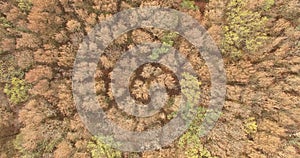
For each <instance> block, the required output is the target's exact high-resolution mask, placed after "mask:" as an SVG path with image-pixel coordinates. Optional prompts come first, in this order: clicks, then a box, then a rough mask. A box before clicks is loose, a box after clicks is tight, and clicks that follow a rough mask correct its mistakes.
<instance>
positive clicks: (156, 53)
mask: <svg viewBox="0 0 300 158" xmlns="http://www.w3.org/2000/svg"><path fill="white" fill-rule="evenodd" d="M177 36H178V34H176V33H166V34H165V35H164V36H163V37H162V38H161V42H162V45H161V47H160V48H156V49H154V50H153V51H152V53H151V55H149V58H150V59H151V60H156V59H158V58H159V57H160V55H162V54H166V53H168V51H169V50H170V47H172V46H173V45H174V40H175V38H176V37H177Z"/></svg>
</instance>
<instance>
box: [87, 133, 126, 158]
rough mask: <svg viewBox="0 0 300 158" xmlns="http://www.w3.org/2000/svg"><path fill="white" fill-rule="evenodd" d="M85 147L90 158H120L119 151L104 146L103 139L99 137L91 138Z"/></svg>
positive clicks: (106, 145)
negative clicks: (88, 151)
mask: <svg viewBox="0 0 300 158" xmlns="http://www.w3.org/2000/svg"><path fill="white" fill-rule="evenodd" d="M87 147H88V149H89V150H90V152H91V155H92V158H99V157H106V158H121V156H122V155H121V152H120V151H118V150H115V149H113V148H112V147H111V146H110V145H108V144H105V142H104V141H103V138H101V137H99V136H95V137H93V138H92V141H90V142H89V143H88V146H87Z"/></svg>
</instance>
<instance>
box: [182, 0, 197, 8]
mask: <svg viewBox="0 0 300 158" xmlns="http://www.w3.org/2000/svg"><path fill="white" fill-rule="evenodd" d="M181 7H182V8H185V9H191V10H199V8H198V7H197V6H196V5H195V1H191V0H183V1H182V2H181Z"/></svg>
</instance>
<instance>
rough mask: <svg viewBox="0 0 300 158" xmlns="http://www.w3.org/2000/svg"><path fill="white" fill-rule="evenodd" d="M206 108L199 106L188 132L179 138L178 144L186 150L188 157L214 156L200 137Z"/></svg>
mask: <svg viewBox="0 0 300 158" xmlns="http://www.w3.org/2000/svg"><path fill="white" fill-rule="evenodd" d="M204 114H205V109H204V108H202V107H199V108H198V109H197V114H196V117H195V119H194V120H193V122H192V124H191V125H190V127H189V129H188V130H187V132H186V133H185V134H184V135H182V136H181V137H180V139H179V142H178V146H179V148H180V149H182V150H184V151H185V155H186V156H187V157H188V158H202V157H203V158H204V157H205V158H214V156H212V155H211V153H210V152H209V151H208V149H206V148H205V147H204V146H203V145H202V143H201V141H200V138H199V133H200V132H201V131H200V125H201V122H202V120H203V118H204Z"/></svg>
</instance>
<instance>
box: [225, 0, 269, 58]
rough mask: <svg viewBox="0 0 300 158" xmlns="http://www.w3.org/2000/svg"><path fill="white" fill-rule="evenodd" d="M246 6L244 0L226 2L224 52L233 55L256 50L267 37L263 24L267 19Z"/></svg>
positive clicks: (237, 55) (238, 55)
mask: <svg viewBox="0 0 300 158" xmlns="http://www.w3.org/2000/svg"><path fill="white" fill-rule="evenodd" d="M246 7H247V1H245V0H230V2H229V3H228V4H227V11H226V20H225V21H226V25H225V26H224V27H223V31H224V38H223V41H222V47H223V52H225V54H230V55H231V56H233V57H240V56H241V55H242V54H243V53H244V52H251V51H256V50H257V49H258V48H260V47H261V46H262V45H263V43H264V42H265V41H266V39H267V35H266V33H265V32H266V30H265V29H264V26H265V24H266V22H267V20H268V19H267V18H266V17H262V16H261V14H260V13H259V12H253V11H250V10H248V9H247V8H246Z"/></svg>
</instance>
